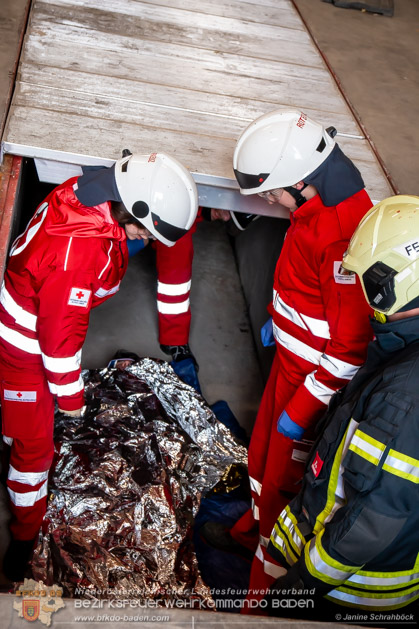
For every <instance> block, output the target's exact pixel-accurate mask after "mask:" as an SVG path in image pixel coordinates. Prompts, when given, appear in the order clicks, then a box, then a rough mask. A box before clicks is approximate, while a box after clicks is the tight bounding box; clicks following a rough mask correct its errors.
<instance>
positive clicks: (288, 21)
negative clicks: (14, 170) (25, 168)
mask: <svg viewBox="0 0 419 629" xmlns="http://www.w3.org/2000/svg"><path fill="white" fill-rule="evenodd" d="M290 106H291V107H298V108H301V109H302V110H303V111H305V112H306V113H307V114H308V115H310V116H312V117H314V118H315V119H318V120H320V121H321V122H323V123H325V124H326V125H334V126H336V128H337V129H338V132H339V133H342V134H344V136H343V137H339V138H338V141H339V144H340V145H341V146H342V148H343V150H344V151H345V152H347V154H348V155H349V156H350V157H351V158H352V159H354V161H355V162H356V164H357V165H358V167H359V168H360V170H361V172H362V173H363V175H364V179H365V181H366V184H367V189H368V191H369V192H370V194H371V196H372V197H373V199H377V200H378V199H380V198H384V197H385V196H389V195H391V194H392V192H391V188H390V186H389V185H388V182H387V180H386V178H385V177H384V174H383V172H382V170H381V167H380V166H379V164H378V162H377V160H376V158H375V155H374V153H373V152H372V151H371V148H370V146H369V144H368V142H367V140H366V139H365V138H363V136H362V133H361V131H360V129H359V127H358V125H357V123H356V121H355V119H354V118H353V116H352V113H351V112H350V110H349V108H348V106H347V104H346V102H345V100H344V99H343V97H342V95H341V93H340V92H339V90H338V88H337V86H336V84H335V82H334V79H333V77H332V76H331V75H330V73H329V71H328V69H327V67H326V66H325V64H324V62H323V59H322V57H321V55H320V54H319V52H318V51H317V48H316V47H315V45H314V43H313V42H312V40H311V38H310V36H309V35H308V33H307V31H306V29H305V27H304V25H303V23H302V22H301V20H300V18H299V16H298V14H297V13H296V11H295V9H294V7H293V4H292V3H291V2H290V1H289V0H255V1H251V0H246V1H241V0H229V1H228V2H225V1H223V0H205V1H203V2H202V1H200V2H195V1H191V0H190V1H189V2H188V3H185V2H184V0H148V1H147V2H146V1H144V2H143V1H137V0H43V1H35V2H34V5H33V8H32V13H31V19H30V24H29V28H28V32H27V35H26V40H25V44H24V51H23V55H22V58H21V63H20V68H19V76H18V82H17V86H16V90H15V94H14V97H13V101H12V107H11V112H10V115H9V119H8V122H7V126H6V130H5V134H4V150H5V151H6V152H10V153H15V154H23V155H28V156H35V157H43V158H54V159H57V160H59V161H63V162H70V163H76V164H83V163H88V162H91V158H93V159H96V158H97V159H98V160H99V159H102V160H103V159H117V158H118V157H119V156H120V149H122V148H125V147H128V148H130V149H131V150H132V151H138V152H143V153H147V152H153V151H166V152H168V153H171V154H174V155H176V156H177V157H178V159H179V160H180V161H181V162H182V163H184V164H185V166H187V167H188V168H189V169H190V170H191V171H192V172H193V173H194V174H195V177H196V179H197V181H198V182H200V181H201V180H202V177H201V176H204V178H205V180H206V183H208V182H209V183H210V185H211V186H215V187H217V186H219V185H220V184H221V183H222V185H223V186H225V185H227V187H231V188H233V189H234V188H236V187H237V186H236V184H235V182H234V175H233V171H232V154H233V150H234V146H235V143H236V139H237V137H238V136H239V135H240V133H241V131H242V130H243V129H244V128H245V127H246V126H247V124H248V123H249V122H250V121H251V120H253V119H254V118H256V117H257V116H259V115H261V114H263V113H266V112H268V111H271V110H272V109H275V108H287V107H290ZM348 136H349V137H348ZM89 158H90V159H89ZM226 180H227V184H226Z"/></svg>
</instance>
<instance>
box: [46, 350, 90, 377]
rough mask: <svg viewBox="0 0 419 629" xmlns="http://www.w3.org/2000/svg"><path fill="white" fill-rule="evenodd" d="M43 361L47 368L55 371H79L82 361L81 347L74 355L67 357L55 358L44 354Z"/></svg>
mask: <svg viewBox="0 0 419 629" xmlns="http://www.w3.org/2000/svg"><path fill="white" fill-rule="evenodd" d="M42 362H43V363H44V367H45V369H48V371H53V372H54V373H68V372H69V371H77V370H78V369H79V368H80V363H81V349H80V350H79V351H78V352H77V353H76V354H74V356H68V357H67V358H53V357H52V356H47V355H46V354H42Z"/></svg>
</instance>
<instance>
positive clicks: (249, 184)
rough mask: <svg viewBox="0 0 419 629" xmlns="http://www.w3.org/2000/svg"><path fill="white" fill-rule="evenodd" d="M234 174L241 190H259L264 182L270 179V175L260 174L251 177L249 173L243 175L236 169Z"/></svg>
mask: <svg viewBox="0 0 419 629" xmlns="http://www.w3.org/2000/svg"><path fill="white" fill-rule="evenodd" d="M234 174H235V175H236V179H237V181H238V184H239V186H240V188H242V189H243V190H249V189H250V188H259V186H261V185H262V184H263V182H264V181H266V179H267V178H268V177H269V174H270V173H259V175H250V174H249V173H241V172H240V171H239V170H236V169H234Z"/></svg>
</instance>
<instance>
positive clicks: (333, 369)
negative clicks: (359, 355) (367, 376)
mask: <svg viewBox="0 0 419 629" xmlns="http://www.w3.org/2000/svg"><path fill="white" fill-rule="evenodd" d="M320 367H323V369H325V370H326V371H328V372H329V373H331V374H332V376H336V377H337V378H343V379H344V380H352V378H353V377H354V375H355V374H356V372H357V371H358V370H359V367H360V365H352V363H346V362H345V361H343V360H340V359H339V358H335V357H334V356H329V355H328V354H323V356H322V357H321V359H320Z"/></svg>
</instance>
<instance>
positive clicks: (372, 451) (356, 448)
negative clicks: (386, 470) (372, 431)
mask: <svg viewBox="0 0 419 629" xmlns="http://www.w3.org/2000/svg"><path fill="white" fill-rule="evenodd" d="M385 449H386V445H385V444H384V443H381V441H377V439H374V438H373V437H371V436H370V435H367V433H365V432H363V431H362V430H359V429H358V430H357V431H356V432H355V434H354V436H353V438H352V442H351V445H350V446H349V450H352V452H355V454H358V455H359V456H361V457H362V458H363V459H366V460H367V461H369V462H370V463H372V464H373V465H378V464H379V462H380V459H381V457H382V456H383V452H384V450H385Z"/></svg>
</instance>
